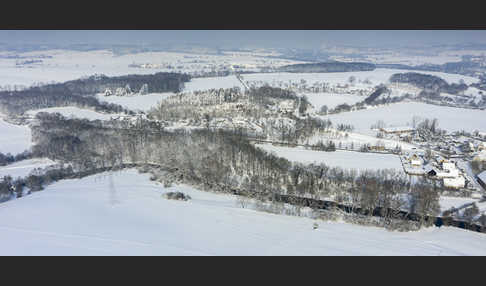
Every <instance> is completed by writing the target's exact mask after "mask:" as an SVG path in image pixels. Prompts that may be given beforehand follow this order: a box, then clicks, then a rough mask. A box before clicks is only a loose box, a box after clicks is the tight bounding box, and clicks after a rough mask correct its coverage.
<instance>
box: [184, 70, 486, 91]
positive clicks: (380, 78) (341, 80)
mask: <svg viewBox="0 0 486 286" xmlns="http://www.w3.org/2000/svg"><path fill="white" fill-rule="evenodd" d="M406 72H413V71H412V70H397V69H375V70H374V71H356V72H333V73H255V74H243V75H242V76H243V78H244V80H245V81H248V82H250V83H251V82H254V83H260V84H264V83H267V84H269V85H271V86H278V85H279V84H280V83H282V84H289V83H300V82H301V80H305V81H306V82H307V85H309V86H311V85H312V84H313V83H315V82H319V83H323V82H326V83H329V84H331V85H337V84H341V85H343V84H346V83H348V80H349V78H350V77H351V76H354V77H355V78H356V83H355V84H354V86H353V88H372V87H374V86H376V85H378V84H382V83H387V82H388V80H389V79H390V77H391V76H392V75H393V74H395V73H406ZM415 72H418V73H423V74H430V75H435V76H438V77H441V78H442V79H444V80H445V81H447V82H448V83H458V82H459V81H460V80H461V79H462V80H464V82H465V83H466V84H471V83H476V82H478V81H479V80H478V79H476V78H473V77H468V76H464V75H459V74H448V73H441V72H428V71H415ZM366 80H368V81H369V82H370V83H368V84H366V83H364V81H366ZM235 86H237V87H240V88H244V87H243V85H242V84H241V83H240V82H239V81H238V79H237V78H236V77H235V76H233V75H231V76H226V77H213V78H194V79H192V80H191V81H190V82H188V83H186V84H185V91H194V90H207V89H211V88H230V87H235Z"/></svg>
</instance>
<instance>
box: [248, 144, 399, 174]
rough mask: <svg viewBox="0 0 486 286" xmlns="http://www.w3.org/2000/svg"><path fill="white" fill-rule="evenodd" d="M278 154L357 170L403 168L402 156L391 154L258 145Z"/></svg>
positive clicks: (308, 161)
mask: <svg viewBox="0 0 486 286" xmlns="http://www.w3.org/2000/svg"><path fill="white" fill-rule="evenodd" d="M256 146H258V147H260V148H262V149H264V150H266V151H270V152H275V154H276V155H277V156H280V157H283V158H286V159H287V160H289V161H293V162H300V163H317V164H320V163H324V164H326V165H328V166H331V167H341V168H343V169H356V170H379V169H395V170H403V168H402V163H401V162H400V158H398V156H396V155H390V154H376V153H363V152H352V151H335V152H324V151H314V150H306V149H304V148H303V147H295V148H290V147H279V146H273V145H270V144H258V145H256Z"/></svg>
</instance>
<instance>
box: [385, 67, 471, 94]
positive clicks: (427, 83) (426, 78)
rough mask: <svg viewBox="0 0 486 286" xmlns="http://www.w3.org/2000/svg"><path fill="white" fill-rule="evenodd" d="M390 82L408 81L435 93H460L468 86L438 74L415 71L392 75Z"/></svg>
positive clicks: (425, 90)
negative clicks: (447, 80)
mask: <svg viewBox="0 0 486 286" xmlns="http://www.w3.org/2000/svg"><path fill="white" fill-rule="evenodd" d="M390 82H392V83H394V82H398V83H408V84H411V85H413V86H416V87H418V88H420V89H423V90H424V92H427V93H434V94H439V93H442V92H443V93H449V94H458V93H460V92H462V91H465V90H466V89H467V88H468V86H467V85H466V84H465V83H451V84H449V83H447V82H446V81H445V80H444V79H442V78H440V77H438V76H434V75H429V74H421V73H415V72H408V73H397V74H394V75H392V76H391V77H390Z"/></svg>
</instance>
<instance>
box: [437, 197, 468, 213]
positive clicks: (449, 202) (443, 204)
mask: <svg viewBox="0 0 486 286" xmlns="http://www.w3.org/2000/svg"><path fill="white" fill-rule="evenodd" d="M473 202H478V200H476V199H473V198H456V197H446V196H441V197H440V199H439V204H440V210H441V211H445V210H448V209H451V208H453V207H454V208H459V207H461V206H463V205H465V204H469V203H473Z"/></svg>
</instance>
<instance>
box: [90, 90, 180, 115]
mask: <svg viewBox="0 0 486 286" xmlns="http://www.w3.org/2000/svg"><path fill="white" fill-rule="evenodd" d="M171 95H173V93H170V92H167V93H150V94H146V95H133V96H104V95H102V94H97V95H96V97H97V98H98V100H100V101H105V102H108V103H114V104H119V105H121V106H123V107H125V108H127V109H130V110H133V111H143V112H147V111H149V110H150V109H151V108H153V107H157V106H158V103H160V101H162V100H163V99H165V98H167V97H169V96H171Z"/></svg>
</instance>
